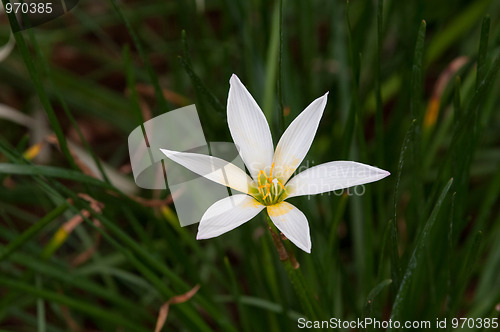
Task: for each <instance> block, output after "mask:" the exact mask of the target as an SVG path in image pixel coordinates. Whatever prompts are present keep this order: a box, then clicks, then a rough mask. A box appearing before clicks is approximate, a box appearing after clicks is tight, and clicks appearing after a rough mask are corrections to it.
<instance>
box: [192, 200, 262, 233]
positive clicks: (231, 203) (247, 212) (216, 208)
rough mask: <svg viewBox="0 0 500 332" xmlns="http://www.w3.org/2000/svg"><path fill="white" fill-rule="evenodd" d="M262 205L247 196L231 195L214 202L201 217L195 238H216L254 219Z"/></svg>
mask: <svg viewBox="0 0 500 332" xmlns="http://www.w3.org/2000/svg"><path fill="white" fill-rule="evenodd" d="M263 208H264V205H262V204H260V203H259V202H257V201H256V200H255V199H254V198H253V197H250V196H248V195H242V194H240V195H233V196H229V197H226V198H223V199H221V200H220V201H217V202H215V203H214V204H212V206H210V207H209V208H208V210H207V211H206V212H205V214H204V215H203V217H201V221H200V226H199V228H198V235H196V238H197V239H198V240H201V239H209V238H211V237H216V236H219V235H221V234H224V233H226V232H229V231H230V230H232V229H235V228H236V227H238V226H240V225H242V224H244V223H245V222H247V221H249V220H250V219H252V218H253V217H255V216H256V215H257V214H258V213H259V212H260V211H262V209H263Z"/></svg>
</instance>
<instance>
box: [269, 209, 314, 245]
mask: <svg viewBox="0 0 500 332" xmlns="http://www.w3.org/2000/svg"><path fill="white" fill-rule="evenodd" d="M267 213H268V214H269V217H270V218H271V220H272V221H273V223H274V224H275V225H276V227H277V228H278V229H279V230H280V231H281V233H283V234H285V236H286V237H287V238H288V239H289V240H290V241H292V243H293V244H295V245H296V246H297V247H299V248H300V249H302V250H304V251H305V252H307V253H311V236H310V235H309V224H308V223H307V218H306V216H305V215H304V213H302V211H300V210H299V209H297V208H296V207H295V206H293V205H292V204H290V203H288V202H281V203H278V204H276V205H270V206H268V207H267Z"/></svg>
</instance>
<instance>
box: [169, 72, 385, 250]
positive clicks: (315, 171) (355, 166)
mask: <svg viewBox="0 0 500 332" xmlns="http://www.w3.org/2000/svg"><path fill="white" fill-rule="evenodd" d="M229 82H230V85H231V87H230V89H229V97H228V100H227V120H228V124H229V130H230V132H231V136H232V137H233V140H234V143H235V144H236V146H237V147H238V149H239V153H240V156H241V158H242V159H243V161H244V163H245V165H246V167H247V168H248V171H249V173H250V175H251V177H250V176H248V175H247V173H245V171H243V170H241V169H240V168H238V167H237V166H235V165H234V164H232V163H229V162H227V161H225V160H222V159H220V158H216V157H212V156H208V155H203V154H196V153H187V152H176V151H169V150H165V149H161V151H162V152H163V153H164V154H165V155H166V156H167V157H168V158H170V159H171V160H173V161H174V162H176V163H178V164H180V165H182V166H184V167H186V168H188V169H189V170H191V171H193V172H195V173H197V174H199V175H201V176H203V177H205V178H207V179H210V180H212V181H214V182H217V183H219V184H222V185H225V186H227V187H230V188H232V189H235V190H237V191H240V192H241V193H242V194H237V195H233V196H229V197H226V198H223V199H221V200H219V201H217V202H215V203H214V204H213V205H212V206H210V207H209V208H208V210H207V211H206V212H205V214H204V215H203V216H202V218H201V221H200V225H199V228H198V235H197V237H196V238H197V239H208V238H212V237H216V236H219V235H221V234H223V233H226V232H228V231H230V230H232V229H234V228H236V227H238V226H240V225H242V224H243V223H245V222H247V221H249V220H250V219H252V218H253V217H255V216H256V215H257V214H258V213H259V212H260V211H262V210H263V209H264V208H267V213H268V214H269V217H270V218H271V220H272V221H273V223H274V224H275V225H276V227H277V228H278V229H279V230H280V231H281V232H282V233H283V234H284V235H285V236H286V237H287V238H288V239H289V240H290V241H292V242H293V243H294V244H295V245H296V246H297V247H299V248H300V249H302V250H304V251H306V252H308V253H310V252H311V238H310V235H309V225H308V222H307V218H306V216H305V215H304V213H302V211H300V210H299V209H297V208H296V207H295V206H293V205H292V204H290V203H288V202H286V201H285V199H287V198H290V197H295V196H302V195H313V194H320V193H324V192H328V191H333V190H339V189H344V188H348V187H352V186H356V185H361V184H364V183H369V182H374V181H377V180H380V179H382V178H384V177H386V176H388V175H389V174H390V173H389V172H387V171H384V170H381V169H379V168H376V167H372V166H368V165H364V164H360V163H357V162H353V161H332V162H329V163H325V164H321V165H318V166H314V167H311V168H309V169H307V170H305V171H303V172H301V173H299V174H298V175H295V176H294V177H293V178H291V179H290V177H291V176H292V174H293V173H294V172H295V170H296V169H297V167H298V166H299V165H300V164H301V162H302V160H303V159H304V157H305V156H306V154H307V152H308V151H309V148H310V147H311V144H312V141H313V139H314V136H315V134H316V131H317V129H318V125H319V121H320V119H321V116H322V115H323V110H324V109H325V106H326V100H327V95H328V93H326V94H325V95H324V96H322V97H320V98H318V99H316V100H314V101H313V102H312V103H311V104H310V105H309V106H308V107H307V108H306V109H305V110H304V111H303V112H302V113H301V114H300V115H299V116H298V117H297V118H296V119H295V120H294V121H293V122H292V123H291V124H290V126H289V127H288V128H287V130H286V131H285V133H284V134H283V136H282V137H281V139H280V141H279V142H278V145H277V146H276V151H274V149H273V140H272V137H271V131H270V130H269V125H268V124H267V121H266V118H265V116H264V114H263V113H262V111H261V109H260V108H259V105H257V103H256V102H255V100H254V99H253V97H252V96H251V95H250V93H249V92H248V90H247V89H246V88H245V86H244V85H243V84H242V83H241V81H240V80H239V78H238V77H237V76H236V75H233V76H232V77H231V79H230V81H229Z"/></svg>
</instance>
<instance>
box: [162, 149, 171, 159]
mask: <svg viewBox="0 0 500 332" xmlns="http://www.w3.org/2000/svg"><path fill="white" fill-rule="evenodd" d="M160 151H161V152H163V154H164V155H165V156H167V157H169V156H171V155H172V151H170V150H166V149H160Z"/></svg>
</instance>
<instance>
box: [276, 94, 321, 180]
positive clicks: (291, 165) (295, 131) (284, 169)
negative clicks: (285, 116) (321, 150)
mask: <svg viewBox="0 0 500 332" xmlns="http://www.w3.org/2000/svg"><path fill="white" fill-rule="evenodd" d="M327 97H328V92H327V93H326V94H324V95H323V96H322V97H320V98H318V99H316V100H314V101H313V102H312V103H311V104H310V105H309V106H307V108H306V109H305V110H304V111H302V113H300V114H299V116H298V117H297V118H295V120H293V122H292V123H291V124H290V126H288V128H287V129H286V131H285V133H284V134H283V136H281V139H280V141H279V142H278V145H277V146H276V152H275V153H274V160H273V162H274V164H275V166H274V174H275V176H276V177H278V178H279V179H281V180H282V181H283V183H285V182H286V181H287V180H288V179H289V178H290V176H292V174H293V172H295V170H296V169H297V167H299V165H300V163H301V162H302V160H303V159H304V157H305V156H306V154H307V152H308V151H309V148H310V147H311V144H312V141H313V140H314V136H315V135H316V131H317V130H318V125H319V121H320V120H321V116H322V115H323V111H324V109H325V106H326V101H327Z"/></svg>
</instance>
